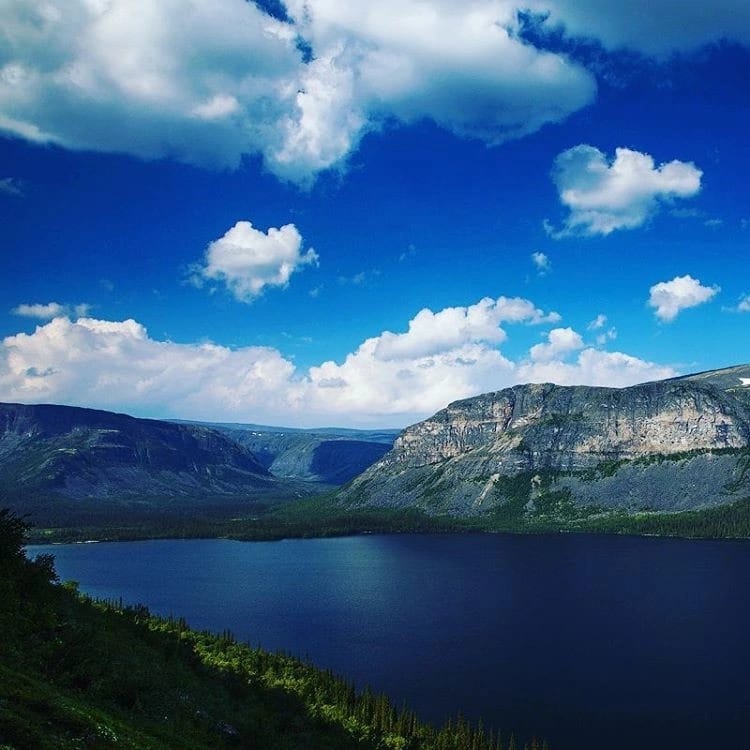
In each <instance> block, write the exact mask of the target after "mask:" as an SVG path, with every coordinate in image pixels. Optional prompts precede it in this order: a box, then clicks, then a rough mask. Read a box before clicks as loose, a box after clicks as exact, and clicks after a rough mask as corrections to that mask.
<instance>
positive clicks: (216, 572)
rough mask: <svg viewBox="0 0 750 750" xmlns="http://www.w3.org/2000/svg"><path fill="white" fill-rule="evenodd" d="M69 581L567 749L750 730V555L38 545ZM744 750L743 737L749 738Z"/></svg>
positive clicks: (535, 546)
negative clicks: (49, 555) (223, 631)
mask: <svg viewBox="0 0 750 750" xmlns="http://www.w3.org/2000/svg"><path fill="white" fill-rule="evenodd" d="M29 549H30V551H31V552H32V553H35V552H38V551H45V552H49V551H52V552H54V554H55V556H56V564H57V569H58V571H59V573H60V575H61V578H63V579H74V580H77V581H79V582H80V585H81V589H82V590H83V591H85V592H87V593H89V594H92V595H94V596H99V597H106V598H112V597H115V598H116V597H120V596H121V597H123V599H124V600H125V601H127V602H130V603H136V602H140V603H143V604H146V605H148V606H149V608H150V609H151V610H152V611H154V612H157V613H160V614H165V615H166V614H175V615H183V616H185V618H186V619H187V620H188V622H189V623H190V624H191V625H192V626H193V627H196V628H208V629H210V630H214V631H221V630H224V629H225V628H229V629H230V630H232V631H233V632H234V633H235V635H236V636H237V637H239V638H241V639H243V640H246V641H249V642H250V643H252V644H253V645H257V644H259V645H261V646H263V647H264V648H267V649H270V650H276V649H282V650H284V651H288V652H291V653H294V654H296V655H299V656H307V657H309V658H310V659H311V660H312V661H314V662H315V663H316V664H318V665H319V666H322V667H330V668H332V669H334V670H335V671H336V672H338V673H340V674H341V675H344V676H346V677H348V678H350V679H352V680H354V681H355V682H356V683H357V684H358V685H360V686H361V685H364V684H370V685H371V686H373V688H375V689H376V690H382V691H385V692H387V693H388V694H389V695H391V696H392V697H393V699H394V700H395V701H396V702H397V703H399V702H401V701H402V700H406V701H407V702H408V703H409V704H410V705H411V706H412V707H414V708H415V709H417V710H418V711H419V713H420V714H421V715H422V716H423V717H424V718H426V719H428V720H431V721H435V722H442V721H443V720H445V719H446V718H447V717H448V716H452V715H455V714H456V712H457V711H459V710H460V711H462V712H463V713H464V714H465V715H467V716H469V717H471V718H475V719H476V718H479V717H481V718H482V719H483V720H484V722H485V724H488V725H492V726H495V727H501V728H503V729H505V728H511V727H512V728H515V729H517V730H519V731H520V732H521V733H523V734H526V733H533V732H536V733H539V734H542V735H544V736H546V737H547V738H548V739H549V740H550V743H551V747H552V750H632V749H633V748H638V750H652V749H653V750H657V748H658V749H659V750H663V749H664V748H679V749H680V750H693V749H695V750H706V748H709V747H711V748H713V747H716V748H718V747H719V746H720V744H721V743H727V746H729V743H733V745H732V746H733V747H746V746H748V745H747V744H746V743H747V742H748V737H749V736H750V650H749V648H748V642H749V640H750V600H749V599H750V598H749V597H748V581H750V543H745V542H706V541H684V540H666V539H653V538H637V537H611V536H610V537H606V536H578V535H575V536H574V535H559V536H506V535H484V534H476V535H473V534H472V535H431V536H422V535H393V536H390V535H386V536H374V535H373V536H359V537H348V538H341V539H315V540H286V541H281V542H254V543H248V542H233V541H227V540H185V541H175V540H167V541H162V540H160V541H148V542H126V543H103V544H89V545H80V544H79V545H59V546H55V547H52V548H49V547H30V548H29ZM738 743H739V744H738Z"/></svg>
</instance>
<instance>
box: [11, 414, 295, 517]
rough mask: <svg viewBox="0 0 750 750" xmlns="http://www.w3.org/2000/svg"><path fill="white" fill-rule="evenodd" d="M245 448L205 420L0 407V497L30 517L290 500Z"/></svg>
mask: <svg viewBox="0 0 750 750" xmlns="http://www.w3.org/2000/svg"><path fill="white" fill-rule="evenodd" d="M297 489H298V488H297V487H296V486H295V485H292V484H290V483H285V482H282V481H280V480H278V479H277V478H275V477H274V476H272V474H271V473H270V472H269V471H268V469H267V468H266V467H265V466H263V464H262V463H260V462H259V461H258V460H257V459H256V457H255V456H254V455H253V453H252V452H251V451H249V450H248V449H247V448H245V447H243V446H241V445H239V444H238V443H236V442H235V441H233V440H230V439H229V438H228V437H226V436H225V435H223V434H221V433H220V432H218V431H216V430H212V429H209V428H207V427H200V426H195V425H187V424H173V423H170V422H162V421H157V420H151V419H136V418H134V417H130V416H127V415H125V414H114V413H111V412H106V411H98V410H94V409H81V408H76V407H70V406H56V405H36V406H26V405H21V404H0V498H1V499H3V500H4V501H5V503H4V504H6V505H9V506H11V507H13V508H15V509H18V510H19V511H21V512H33V513H34V514H35V515H34V516H33V518H34V521H35V522H37V521H40V520H41V521H51V520H54V519H55V518H56V517H58V516H64V517H65V520H66V521H70V520H71V518H72V517H74V516H76V515H81V516H83V517H85V518H86V519H87V520H91V514H92V513H93V514H99V515H101V514H105V515H106V514H112V513H115V512H117V511H118V510H120V509H122V508H124V507H128V508H129V510H130V511H131V512H133V513H137V512H139V511H142V512H143V513H149V512H151V511H154V510H168V509H174V510H176V511H185V510H187V509H188V508H193V507H202V508H204V509H205V508H208V507H210V506H212V505H217V504H219V505H227V504H228V503H229V504H233V505H235V506H237V507H238V508H242V507H247V506H248V503H249V501H253V500H258V499H262V500H264V501H266V500H268V499H278V498H280V497H283V496H286V497H293V496H294V495H295V494H296V491H297Z"/></svg>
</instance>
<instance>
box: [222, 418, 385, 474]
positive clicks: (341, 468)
mask: <svg viewBox="0 0 750 750" xmlns="http://www.w3.org/2000/svg"><path fill="white" fill-rule="evenodd" d="M207 426H209V427H212V428H214V429H216V430H218V431H220V432H222V433H223V434H224V435H226V436H227V437H228V438H230V439H231V440H234V441H235V442H237V443H239V444H240V445H242V446H244V447H245V448H247V449H248V450H250V451H251V452H252V453H253V455H255V457H256V458H257V459H258V461H260V463H261V464H263V466H265V468H267V469H268V470H269V471H270V472H271V473H272V474H274V475H275V476H277V477H284V478H287V479H301V480H304V481H308V482H319V483H323V484H329V485H337V486H338V485H342V484H346V482H349V481H350V480H352V479H354V477H356V476H358V475H359V474H361V473H362V472H363V471H364V470H365V469H367V468H368V467H369V466H371V465H372V464H373V463H375V461H378V460H379V459H381V458H382V457H383V456H384V455H385V454H386V453H387V452H388V451H389V450H390V449H391V447H392V446H393V441H394V440H395V438H396V437H397V435H398V434H399V430H352V429H343V428H336V427H330V428H322V429H315V430H302V429H295V428H287V427H268V426H264V425H254V424H251V425H243V424H226V423H223V424H212V423H209V424H208V425H207Z"/></svg>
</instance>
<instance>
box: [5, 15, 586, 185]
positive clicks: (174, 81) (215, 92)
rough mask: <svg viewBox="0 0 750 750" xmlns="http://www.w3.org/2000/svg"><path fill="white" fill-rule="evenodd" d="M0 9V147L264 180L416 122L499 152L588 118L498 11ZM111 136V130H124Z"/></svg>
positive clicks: (562, 75) (577, 96)
mask: <svg viewBox="0 0 750 750" xmlns="http://www.w3.org/2000/svg"><path fill="white" fill-rule="evenodd" d="M286 9H287V17H288V20H285V21H281V20H278V19H276V18H273V17H271V16H270V15H268V14H266V13H265V12H264V11H263V10H261V9H260V8H259V7H258V6H257V5H256V4H254V3H252V2H246V1H245V0H192V1H191V2H190V3H189V4H188V5H185V3H184V2H182V1H181V0H144V1H143V2H140V3H139V5H138V12H137V13H134V12H133V7H132V3H131V2H129V0H109V1H108V2H91V1H90V0H7V2H5V3H4V4H3V10H2V20H3V49H2V52H0V112H2V114H1V115H0V132H5V133H9V134H12V135H14V136H19V137H22V138H25V139H27V140H31V141H35V142H38V143H56V144H59V145H61V146H64V147H66V148H73V149H91V150H98V151H109V152H122V153H128V154H132V155H136V156H139V157H143V158H147V159H152V158H163V157H167V158H175V159H178V160H181V161H187V162H190V163H195V164H200V165H209V166H212V167H219V168H223V167H230V168H231V167H236V166H237V165H239V164H240V162H241V160H242V158H243V157H244V156H245V155H255V154H258V155H260V156H261V157H262V159H263V161H264V163H265V165H266V167H267V168H268V169H269V170H271V171H272V172H273V173H275V174H276V175H278V176H279V177H281V178H284V179H288V180H293V181H295V182H299V183H305V182H309V181H310V180H311V179H312V178H313V177H314V175H315V174H316V173H318V172H319V171H321V170H324V169H329V168H335V167H342V166H344V165H345V163H346V160H347V157H348V156H349V154H350V153H351V152H352V150H353V149H355V148H356V147H357V145H358V143H359V141H360V139H361V138H362V136H363V134H364V133H366V132H368V131H369V130H371V129H374V128H379V127H382V126H383V125H384V123H391V122H394V121H395V122H402V123H410V122H415V121H418V120H421V119H424V118H428V119H431V120H433V121H434V122H436V123H437V124H438V125H440V126H441V127H444V128H447V129H448V130H450V131H452V132H454V133H456V134H458V135H461V136H469V137H474V138H481V139H482V140H484V141H486V142H487V143H499V142H502V141H504V140H506V139H508V138H515V137H518V136H522V135H524V134H527V133H531V132H534V131H535V130H538V129H539V128H540V127H542V126H543V125H544V124H546V123H549V122H557V121H560V120H562V119H564V118H565V117H566V116H567V115H569V114H570V113H572V112H574V111H576V110H577V109H579V108H581V107H583V106H585V105H586V104H588V103H589V102H590V101H591V100H592V98H593V96H594V94H595V82H594V78H593V77H592V76H591V75H590V74H589V73H588V72H587V71H585V70H584V69H583V68H582V67H580V66H579V65H577V64H575V63H573V62H571V61H570V60H569V59H568V58H567V57H565V56H564V55H562V54H556V53H552V52H549V51H545V50H541V49H537V48H535V47H533V46H532V45H531V44H529V43H526V42H523V41H522V40H521V39H520V37H519V34H518V31H519V28H520V26H519V20H518V17H517V14H516V7H515V4H514V3H512V2H505V1H502V2H498V1H497V0H476V2H474V3H472V4H471V6H470V7H468V8H465V7H459V6H457V5H456V4H455V3H453V2H449V0H398V1H397V0H383V2H381V3H378V4H377V5H376V6H371V5H366V4H360V3H331V2H329V1H328V0H289V2H287V3H286ZM300 38H304V41H305V45H307V46H308V47H309V49H310V53H311V54H309V55H306V54H304V53H303V52H302V51H301V49H300V47H302V46H304V45H300V44H299V43H298V40H299V39H300ZM123 123H127V126H126V127H125V126H123Z"/></svg>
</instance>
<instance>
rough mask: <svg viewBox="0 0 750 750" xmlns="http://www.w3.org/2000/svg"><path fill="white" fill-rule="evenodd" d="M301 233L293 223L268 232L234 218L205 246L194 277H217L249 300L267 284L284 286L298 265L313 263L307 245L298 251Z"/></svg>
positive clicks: (316, 260) (312, 251)
mask: <svg viewBox="0 0 750 750" xmlns="http://www.w3.org/2000/svg"><path fill="white" fill-rule="evenodd" d="M301 249H302V235H300V233H299V231H298V230H297V227H295V226H294V224H285V225H284V226H283V227H281V228H280V229H276V228H275V227H271V228H270V229H269V230H268V232H263V231H262V230H260V229H255V228H254V227H253V225H252V224H251V223H250V222H249V221H238V222H237V223H236V224H235V225H234V226H233V227H232V228H231V229H228V230H227V231H226V233H225V234H224V236H223V237H220V238H219V239H218V240H214V241H213V242H212V243H211V244H210V245H209V246H208V249H207V250H206V258H205V265H204V266H199V267H198V268H196V269H195V271H196V276H194V279H196V280H197V281H199V282H200V280H202V279H206V280H209V281H221V282H223V283H224V284H226V286H227V288H228V289H229V290H230V291H231V292H232V294H233V295H234V296H235V297H236V298H237V299H238V300H240V301H241V302H250V301H251V300H252V299H253V298H254V297H257V296H258V295H259V294H261V292H262V291H263V289H264V288H265V287H267V286H286V285H287V284H288V283H289V279H290V277H291V275H292V274H293V273H294V272H295V271H296V270H297V269H298V268H300V266H305V265H309V264H315V263H317V262H318V255H317V253H316V252H315V250H313V249H312V248H310V249H309V250H308V251H307V252H306V253H304V254H303V253H302V252H301Z"/></svg>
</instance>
